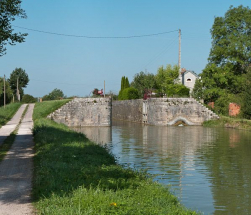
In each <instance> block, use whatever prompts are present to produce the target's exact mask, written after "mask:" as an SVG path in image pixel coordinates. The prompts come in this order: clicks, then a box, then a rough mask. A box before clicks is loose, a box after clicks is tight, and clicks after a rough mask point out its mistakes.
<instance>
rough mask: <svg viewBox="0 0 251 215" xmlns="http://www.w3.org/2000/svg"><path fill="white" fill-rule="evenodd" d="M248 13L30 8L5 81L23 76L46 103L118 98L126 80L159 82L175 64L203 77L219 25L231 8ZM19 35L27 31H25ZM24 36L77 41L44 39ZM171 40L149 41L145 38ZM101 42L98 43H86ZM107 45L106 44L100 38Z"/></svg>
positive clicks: (149, 1)
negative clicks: (60, 95) (142, 76)
mask: <svg viewBox="0 0 251 215" xmlns="http://www.w3.org/2000/svg"><path fill="white" fill-rule="evenodd" d="M231 5H233V6H234V7H236V6H239V5H243V6H249V7H251V1H250V0H221V1H219V0H210V1H206V0H203V1H201V0H190V1H187V0H180V1H171V0H124V1H122V0H106V1H101V0H74V1H69V0H53V1H51V0H43V1H34V0H25V1H23V2H22V5H21V7H22V8H23V9H24V10H25V11H26V14H27V19H16V21H14V22H13V23H12V24H13V25H15V26H18V27H14V29H15V32H22V33H28V36H27V37H26V40H25V42H24V43H21V44H17V45H15V46H7V54H6V55H4V56H3V57H0V76H1V77H2V76H3V75H4V74H5V75H6V77H7V78H8V77H9V76H10V74H11V72H12V71H13V70H14V69H15V68H22V69H24V70H25V71H26V73H27V74H28V76H29V79H30V82H29V84H28V86H27V87H26V88H25V89H24V92H25V94H30V95H33V96H35V97H42V96H44V95H46V94H48V93H50V92H51V91H52V90H53V89H55V88H58V89H61V90H62V91H63V92H64V94H65V95H67V96H80V97H83V96H88V95H90V93H91V92H92V90H93V89H94V88H98V89H103V88H104V81H105V91H106V93H109V92H113V93H118V92H119V90H120V81H121V77H122V76H126V77H128V79H129V81H130V82H131V81H132V80H133V77H134V75H135V74H136V73H139V72H140V71H143V72H148V73H153V74H156V72H157V70H158V68H159V67H160V66H162V65H163V66H166V65H167V64H171V65H175V64H178V54H179V52H178V50H179V38H178V29H181V34H182V37H181V38H182V39H181V67H182V68H186V69H188V70H192V71H194V72H196V73H197V74H200V73H201V72H202V70H203V69H204V68H205V66H206V64H207V59H208V56H209V53H210V48H211V34H210V29H211V27H212V25H213V22H214V18H215V17H218V16H224V14H225V13H226V11H227V10H228V9H229V7H230V6H231ZM20 27H22V28H20ZM23 28H28V29H33V30H39V31H46V32H52V33H57V34H65V35H75V36H81V37H73V36H62V35H55V34H46V33H41V32H36V31H32V30H27V29H23ZM162 32H170V33H166V34H160V35H155V36H148V37H133V38H104V37H127V36H141V35H149V34H157V33H162ZM82 36H87V37H101V38H86V37H82ZM102 37H103V38H102Z"/></svg>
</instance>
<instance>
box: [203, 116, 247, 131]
mask: <svg viewBox="0 0 251 215" xmlns="http://www.w3.org/2000/svg"><path fill="white" fill-rule="evenodd" d="M203 126H206V127H226V128H236V129H246V130H251V120H248V119H240V118H235V117H229V116H220V119H218V120H209V121H205V122H204V123H203Z"/></svg>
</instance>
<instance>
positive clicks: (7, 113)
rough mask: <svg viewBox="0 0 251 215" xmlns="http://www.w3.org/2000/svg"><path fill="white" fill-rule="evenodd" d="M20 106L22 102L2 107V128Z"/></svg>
mask: <svg viewBox="0 0 251 215" xmlns="http://www.w3.org/2000/svg"><path fill="white" fill-rule="evenodd" d="M20 106H21V103H11V104H8V105H6V106H5V108H4V107H3V106H2V107H0V128H1V127H2V126H3V125H5V124H6V123H7V122H8V121H10V120H11V118H12V117H13V116H14V114H15V113H16V112H17V110H18V108H19V107H20Z"/></svg>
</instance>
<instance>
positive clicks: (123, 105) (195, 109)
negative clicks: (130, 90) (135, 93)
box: [112, 98, 219, 125]
mask: <svg viewBox="0 0 251 215" xmlns="http://www.w3.org/2000/svg"><path fill="white" fill-rule="evenodd" d="M112 106H113V110H112V118H113V119H118V120H126V121H131V122H140V123H144V124H149V125H177V124H179V123H181V122H182V124H186V125H201V124H202V123H203V122H204V121H207V120H211V119H218V118H219V116H217V115H216V114H215V113H214V112H212V111H211V110H209V109H208V108H207V107H205V106H204V105H202V104H201V103H199V102H197V101H196V100H195V99H193V98H152V99H147V100H142V99H139V100H127V101H114V102H113V104H112Z"/></svg>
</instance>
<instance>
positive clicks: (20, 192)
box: [0, 104, 34, 215]
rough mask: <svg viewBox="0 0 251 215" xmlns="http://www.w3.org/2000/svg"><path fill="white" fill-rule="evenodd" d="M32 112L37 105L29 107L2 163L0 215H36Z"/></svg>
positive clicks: (0, 173) (0, 168) (0, 174)
mask: <svg viewBox="0 0 251 215" xmlns="http://www.w3.org/2000/svg"><path fill="white" fill-rule="evenodd" d="M21 108H23V106H21ZM21 108H20V109H21ZM24 108H25V107H24ZM33 109H34V104H30V105H29V107H28V111H27V112H26V114H25V116H24V118H23V120H22V122H21V124H20V127H19V130H18V134H17V136H16V139H15V141H14V143H13V145H12V147H11V149H10V150H9V152H8V153H7V155H6V156H5V158H4V160H3V161H2V162H1V163H0V214H1V215H3V214H4V215H7V214H8V215H21V214H34V212H33V207H32V204H31V189H32V170H33V161H32V157H33V155H34V153H33V145H34V144H33V136H32V128H33V121H32V113H33ZM21 115H22V114H21ZM19 120H20V119H19ZM19 120H18V122H19Z"/></svg>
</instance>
